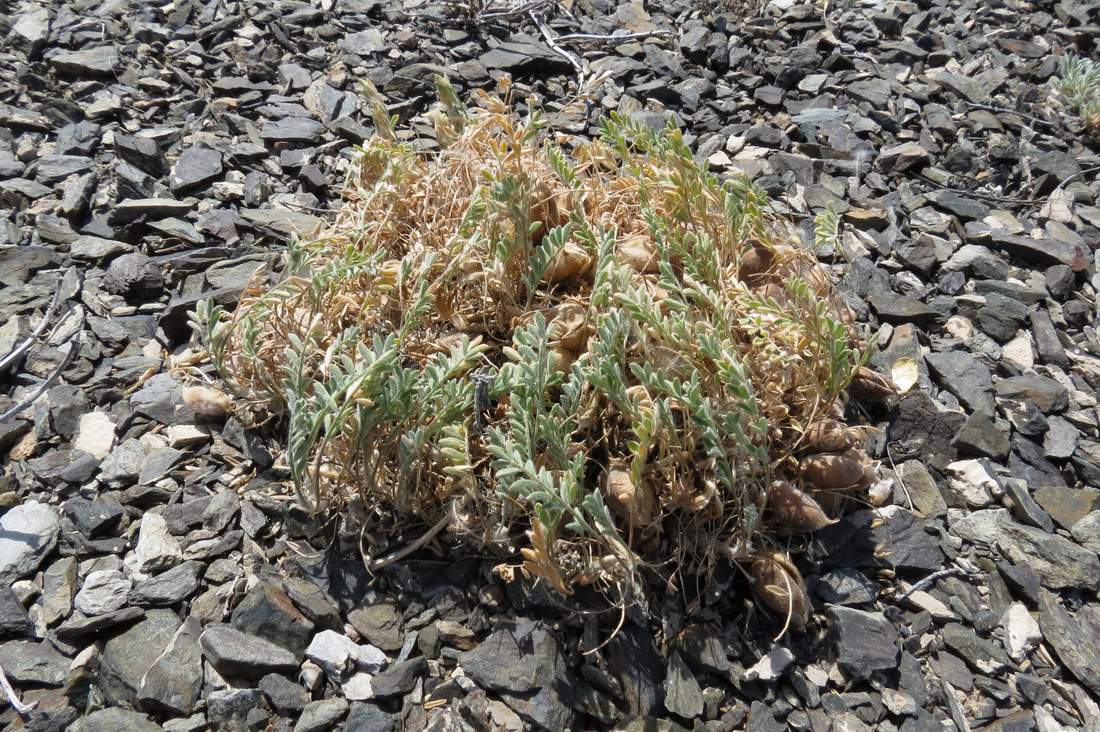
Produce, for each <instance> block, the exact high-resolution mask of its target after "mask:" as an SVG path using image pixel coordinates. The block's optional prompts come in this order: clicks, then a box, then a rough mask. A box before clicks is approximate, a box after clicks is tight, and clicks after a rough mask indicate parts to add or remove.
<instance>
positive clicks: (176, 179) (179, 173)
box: [168, 145, 223, 193]
mask: <svg viewBox="0 0 1100 732" xmlns="http://www.w3.org/2000/svg"><path fill="white" fill-rule="evenodd" d="M222 170H223V168H222V154H221V153H220V152H218V151H217V150H211V149H210V148H208V147H202V146H198V145H196V146H195V147H189V148H187V149H186V150H184V151H183V152H182V153H181V154H180V157H179V160H177V161H176V164H175V165H174V166H172V174H171V176H170V177H169V178H168V184H169V186H171V188H172V191H173V192H174V193H181V192H186V191H191V190H194V189H196V188H200V187H202V186H205V185H207V184H208V183H211V182H212V181H214V180H217V179H218V178H220V177H221V175H222Z"/></svg>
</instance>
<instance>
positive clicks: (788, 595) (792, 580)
mask: <svg viewBox="0 0 1100 732" xmlns="http://www.w3.org/2000/svg"><path fill="white" fill-rule="evenodd" d="M749 573H750V575H751V576H752V589H753V591H754V592H756V595H757V597H759V598H760V599H761V600H762V601H763V602H764V604H765V605H767V606H768V607H769V608H771V609H772V610H774V611H775V612H777V613H779V614H781V615H783V616H784V617H786V616H787V615H790V619H791V623H790V624H791V626H792V627H794V628H803V627H805V625H806V621H807V620H808V619H809V617H810V600H809V597H808V596H807V595H806V583H805V582H803V581H802V574H801V573H800V572H799V571H798V568H797V567H795V566H794V565H793V564H791V560H790V559H788V558H787V556H786V555H784V554H783V553H782V552H771V553H769V554H763V555H760V556H758V557H757V558H756V559H754V560H753V563H752V566H751V567H750V570H749Z"/></svg>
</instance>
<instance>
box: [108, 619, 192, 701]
mask: <svg viewBox="0 0 1100 732" xmlns="http://www.w3.org/2000/svg"><path fill="white" fill-rule="evenodd" d="M179 627H180V621H179V618H177V617H176V614H175V613H173V612H172V611H171V610H150V611H149V612H148V613H147V614H146V616H145V619H144V620H142V621H141V622H140V623H137V624H136V625H134V626H133V627H131V628H129V629H128V630H126V631H125V632H123V633H120V634H119V635H116V636H114V637H113V638H111V639H110V640H108V641H107V643H106V645H105V646H104V647H103V655H102V656H101V658H100V669H99V688H100V689H101V690H102V692H103V695H104V698H105V699H106V700H107V701H108V702H110V703H112V704H129V705H131V706H136V705H137V703H138V694H139V691H140V690H141V684H142V679H143V678H144V677H145V674H146V673H147V672H148V671H149V669H150V668H152V666H153V663H154V662H156V660H157V659H158V658H159V657H160V655H161V653H163V652H164V649H165V648H167V647H168V644H169V643H171V642H172V639H173V638H174V637H175V636H176V631H177V630H178V629H179Z"/></svg>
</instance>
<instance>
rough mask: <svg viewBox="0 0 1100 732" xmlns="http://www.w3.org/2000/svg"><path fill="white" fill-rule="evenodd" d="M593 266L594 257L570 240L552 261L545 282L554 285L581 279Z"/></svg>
mask: <svg viewBox="0 0 1100 732" xmlns="http://www.w3.org/2000/svg"><path fill="white" fill-rule="evenodd" d="M591 264H592V257H591V255H589V253H588V252H587V251H586V250H585V249H584V247H582V246H581V245H580V244H577V243H576V242H574V241H572V240H570V241H567V242H566V243H565V246H564V247H562V250H561V251H560V252H558V253H557V255H556V256H555V257H554V258H553V259H552V260H551V261H550V266H549V267H547V268H546V273H545V274H543V276H542V279H543V282H546V283H548V284H551V285H554V284H557V283H559V282H564V281H565V280H568V279H570V278H572V277H580V276H581V275H583V274H584V273H585V272H586V271H588V268H589V266H591Z"/></svg>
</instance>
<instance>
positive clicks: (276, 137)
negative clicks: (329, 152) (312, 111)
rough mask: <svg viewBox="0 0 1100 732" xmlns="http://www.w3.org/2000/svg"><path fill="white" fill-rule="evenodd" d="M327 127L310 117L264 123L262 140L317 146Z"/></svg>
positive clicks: (286, 118) (287, 118) (288, 118)
mask: <svg viewBox="0 0 1100 732" xmlns="http://www.w3.org/2000/svg"><path fill="white" fill-rule="evenodd" d="M324 132H325V126H324V125H323V124H321V123H320V122H316V121H314V120H312V119H309V118H308V117H285V118H283V119H279V120H271V121H268V122H266V123H264V126H263V128H262V129H261V130H260V138H261V139H264V140H268V141H270V142H292V143H304V144H317V143H319V142H321V136H322V135H323V134H324Z"/></svg>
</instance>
